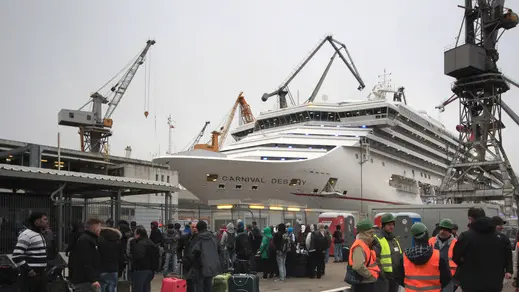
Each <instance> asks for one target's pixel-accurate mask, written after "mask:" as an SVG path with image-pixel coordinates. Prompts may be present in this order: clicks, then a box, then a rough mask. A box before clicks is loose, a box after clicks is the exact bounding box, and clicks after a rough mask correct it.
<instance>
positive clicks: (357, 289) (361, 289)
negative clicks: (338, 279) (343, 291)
mask: <svg viewBox="0 0 519 292" xmlns="http://www.w3.org/2000/svg"><path fill="white" fill-rule="evenodd" d="M351 292H378V291H375V283H369V284H355V285H351Z"/></svg>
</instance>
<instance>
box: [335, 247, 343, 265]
mask: <svg viewBox="0 0 519 292" xmlns="http://www.w3.org/2000/svg"><path fill="white" fill-rule="evenodd" d="M333 257H334V258H335V261H336V262H340V261H342V243H335V244H334V245H333Z"/></svg>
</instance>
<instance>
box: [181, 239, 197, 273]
mask: <svg viewBox="0 0 519 292" xmlns="http://www.w3.org/2000/svg"><path fill="white" fill-rule="evenodd" d="M192 238H193V236H192V235H191V234H182V235H181V236H180V238H179V239H178V246H177V256H178V257H179V258H181V259H182V271H183V272H184V274H187V272H189V269H191V262H190V261H189V255H190V254H191V247H192V245H193V244H192V243H193V241H192V240H191V239H192Z"/></svg>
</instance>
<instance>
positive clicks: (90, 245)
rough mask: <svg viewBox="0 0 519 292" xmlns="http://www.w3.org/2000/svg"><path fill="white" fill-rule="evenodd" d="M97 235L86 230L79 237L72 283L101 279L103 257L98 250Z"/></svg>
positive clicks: (74, 252)
mask: <svg viewBox="0 0 519 292" xmlns="http://www.w3.org/2000/svg"><path fill="white" fill-rule="evenodd" d="M97 239H98V238H97V235H96V234H94V233H92V232H90V231H88V230H86V231H85V232H84V233H83V234H82V235H81V236H80V237H79V239H78V241H77V243H76V247H75V249H74V250H73V251H72V253H73V254H74V263H73V266H72V269H73V270H74V273H73V274H72V275H71V278H70V282H71V283H72V284H80V283H94V282H98V281H99V274H100V265H101V263H100V262H101V259H100V257H99V252H98V251H97Z"/></svg>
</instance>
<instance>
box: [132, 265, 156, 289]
mask: <svg viewBox="0 0 519 292" xmlns="http://www.w3.org/2000/svg"><path fill="white" fill-rule="evenodd" d="M153 277H155V271H152V270H144V271H133V274H132V278H133V279H132V292H151V280H153Z"/></svg>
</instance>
